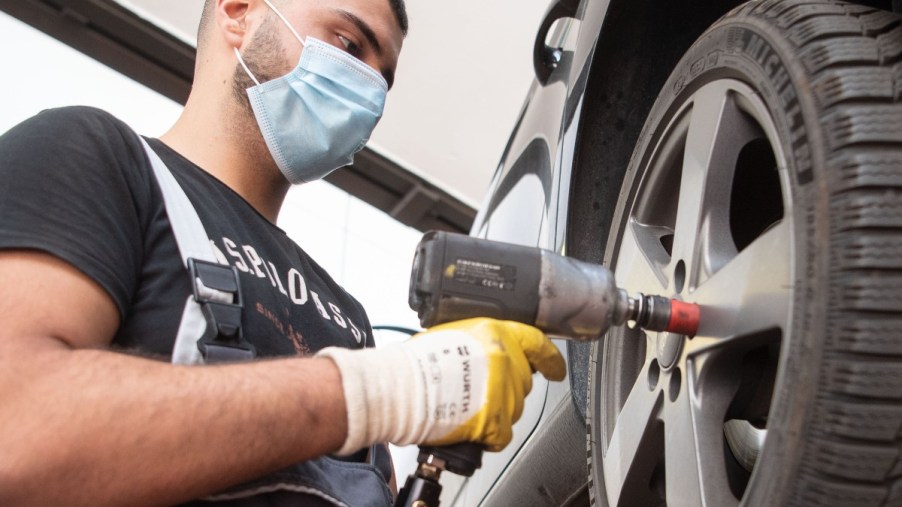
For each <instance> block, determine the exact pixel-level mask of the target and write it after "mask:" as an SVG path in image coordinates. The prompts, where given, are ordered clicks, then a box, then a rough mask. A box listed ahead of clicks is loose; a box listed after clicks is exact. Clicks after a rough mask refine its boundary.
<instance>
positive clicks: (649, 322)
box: [627, 294, 701, 336]
mask: <svg viewBox="0 0 902 507" xmlns="http://www.w3.org/2000/svg"><path fill="white" fill-rule="evenodd" d="M627 315H628V317H627V319H628V320H632V321H635V322H636V325H637V326H639V327H641V328H642V329H645V330H648V331H668V332H671V333H676V334H680V335H683V336H695V334H696V333H697V332H698V324H699V318H700V315H701V309H700V308H699V306H698V305H696V304H694V303H687V302H685V301H679V300H676V299H670V298H665V297H661V296H646V295H644V294H636V295H635V296H631V297H629V298H628V310H627Z"/></svg>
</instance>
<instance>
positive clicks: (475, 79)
mask: <svg viewBox="0 0 902 507" xmlns="http://www.w3.org/2000/svg"><path fill="white" fill-rule="evenodd" d="M117 1H119V3H121V4H123V5H126V6H128V7H130V8H133V9H136V10H137V11H138V12H139V13H143V15H145V16H146V17H148V18H149V19H152V20H153V21H155V22H157V23H158V24H160V25H162V26H164V27H166V28H167V29H170V30H171V31H173V32H174V33H177V34H178V35H179V36H180V37H182V38H184V39H185V40H187V41H190V42H193V41H194V31H195V27H196V25H197V21H198V19H199V18H200V8H201V6H202V5H203V0H117ZM548 3H549V0H497V1H485V0H483V1H480V0H450V1H437V0H407V9H408V14H409V15H410V23H411V28H410V35H409V36H408V38H407V41H406V43H405V47H404V50H403V52H402V54H401V62H400V65H399V68H398V74H397V78H396V82H395V87H394V89H393V90H392V91H391V93H390V94H389V99H388V105H387V106H386V111H385V116H384V118H383V119H382V122H381V123H380V124H379V126H378V127H377V129H376V132H375V133H374V134H373V138H372V140H371V142H370V147H371V148H373V149H375V150H376V151H378V152H380V153H382V154H383V155H386V156H387V157H389V158H391V159H393V160H395V161H396V162H398V163H400V164H401V165H402V166H403V167H405V168H407V169H409V170H412V171H414V172H417V173H419V174H421V175H424V176H426V177H427V178H429V179H430V180H432V181H434V182H435V183H437V184H439V185H440V186H441V187H442V188H445V189H447V190H448V191H449V192H451V193H452V194H454V195H457V196H458V197H460V198H461V199H463V200H464V201H465V202H467V203H469V204H471V205H473V206H477V205H479V204H480V203H481V202H482V198H483V196H484V193H485V191H486V187H487V185H488V183H489V179H490V178H491V175H492V173H493V171H494V170H495V166H496V165H497V164H498V161H499V159H500V157H501V152H502V150H503V149H504V144H505V142H506V141H507V136H508V134H509V132H510V130H511V128H512V127H513V125H514V122H515V121H516V118H517V115H518V114H519V112H520V107H521V105H522V104H523V99H524V98H525V96H526V92H527V90H528V89H529V85H530V83H531V80H532V45H533V41H534V38H535V33H536V29H537V28H538V25H539V22H540V21H541V17H542V14H543V13H544V11H545V8H546V6H547V5H548Z"/></svg>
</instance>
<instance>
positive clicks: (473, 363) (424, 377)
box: [317, 318, 566, 454]
mask: <svg viewBox="0 0 902 507" xmlns="http://www.w3.org/2000/svg"><path fill="white" fill-rule="evenodd" d="M317 356H321V357H328V358H330V359H332V361H334V362H335V364H336V365H337V366H338V369H339V371H340V372H341V377H342V387H343V389H344V394H345V400H346V404H347V411H348V437H347V439H346V440H345V443H344V445H343V446H342V448H341V450H340V451H339V454H350V453H353V452H355V451H357V450H359V449H362V448H364V447H366V446H368V445H372V444H374V443H378V442H392V443H394V444H397V445H407V444H423V443H425V444H429V445H446V444H452V443H457V442H464V441H466V442H479V443H482V444H484V445H485V446H486V447H487V448H488V449H489V450H490V451H500V450H501V449H503V448H504V447H505V446H506V445H507V444H508V443H510V441H511V438H512V437H513V432H512V425H513V423H514V422H515V421H516V420H517V419H519V418H520V415H521V414H522V412H523V401H524V398H525V397H526V395H527V394H528V393H529V390H530V389H531V388H532V374H533V372H534V371H539V372H540V373H542V375H544V376H545V378H547V379H549V380H563V379H564V376H565V375H566V364H565V363H564V359H563V357H561V354H560V352H559V351H558V350H557V348H556V347H555V346H554V345H553V344H552V343H551V341H550V340H549V339H548V338H547V337H546V336H545V335H544V334H543V333H542V332H541V331H539V330H538V329H536V328H534V327H532V326H528V325H525V324H520V323H518V322H509V321H500V320H493V319H486V318H478V319H468V320H462V321H458V322H451V323H448V324H442V325H440V326H435V327H433V328H431V329H429V330H428V331H425V332H423V333H420V334H418V335H416V336H414V337H413V339H411V340H409V341H407V342H404V343H400V344H396V345H390V346H387V347H384V348H379V349H366V350H348V349H341V348H335V347H330V348H327V349H323V350H322V351H320V352H319V353H318V354H317Z"/></svg>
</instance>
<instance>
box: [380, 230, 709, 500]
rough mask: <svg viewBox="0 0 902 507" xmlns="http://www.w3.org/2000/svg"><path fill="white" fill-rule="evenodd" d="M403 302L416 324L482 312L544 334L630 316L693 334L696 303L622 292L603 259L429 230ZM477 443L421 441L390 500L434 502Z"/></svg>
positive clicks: (472, 457)
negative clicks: (444, 479) (444, 476)
mask: <svg viewBox="0 0 902 507" xmlns="http://www.w3.org/2000/svg"><path fill="white" fill-rule="evenodd" d="M409 303H410V307H411V308H412V309H413V310H416V312H417V314H418V315H419V318H420V325H422V326H423V327H424V328H428V327H431V326H435V325H437V324H442V323H445V322H451V321H456V320H462V319H468V318H472V317H490V318H495V319H500V320H512V321H517V322H521V323H524V324H530V325H533V326H535V327H537V328H539V329H541V330H542V331H543V332H545V333H546V334H548V335H550V336H554V337H559V338H567V339H571V340H580V341H589V340H596V339H599V338H600V337H601V336H602V335H604V333H605V332H606V331H607V330H608V329H609V328H610V327H612V326H622V325H624V324H626V323H627V322H633V323H634V324H635V326H636V327H640V328H643V329H646V330H648V331H667V332H671V333H676V334H680V335H684V336H694V335H695V333H696V332H697V331H698V324H699V314H700V308H699V307H698V305H695V304H692V303H686V302H683V301H678V300H676V299H670V298H665V297H661V296H646V295H644V294H635V295H632V296H631V295H629V294H627V292H626V290H624V289H620V288H618V287H617V285H616V283H615V281H614V274H613V273H612V272H611V271H610V270H609V269H607V268H605V267H604V266H601V265H598V264H591V263H588V262H582V261H578V260H576V259H572V258H570V257H564V256H562V255H557V254H555V253H553V252H550V251H548V250H542V249H539V248H530V247H524V246H519V245H512V244H508V243H501V242H497V241H490V240H485V239H478V238H473V237H470V236H465V235H462V234H450V233H445V232H429V233H427V234H426V235H425V236H423V239H422V240H421V241H420V244H419V245H418V246H417V251H416V255H415V256H414V261H413V268H412V272H411V277H410V294H409ZM483 450H484V448H483V446H482V445H480V444H475V443H462V444H456V445H451V446H446V447H426V446H421V447H420V452H419V456H418V458H417V462H418V463H419V465H418V467H417V470H416V471H415V472H414V474H413V475H411V476H410V477H408V479H407V482H406V484H405V485H404V488H402V489H401V492H400V493H399V495H398V499H397V501H396V502H395V507H438V505H439V496H440V495H441V491H442V487H441V485H440V484H439V478H440V476H441V473H442V472H443V471H449V472H452V473H455V474H459V475H462V476H465V477H469V476H471V475H473V472H475V470H476V469H477V468H479V467H480V466H482V453H483Z"/></svg>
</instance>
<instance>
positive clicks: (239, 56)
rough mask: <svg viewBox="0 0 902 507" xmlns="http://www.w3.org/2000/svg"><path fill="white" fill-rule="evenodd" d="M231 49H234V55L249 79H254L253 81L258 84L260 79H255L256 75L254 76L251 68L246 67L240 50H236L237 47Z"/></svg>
mask: <svg viewBox="0 0 902 507" xmlns="http://www.w3.org/2000/svg"><path fill="white" fill-rule="evenodd" d="M232 49H234V50H235V56H237V57H238V63H240V64H241V66H242V67H243V68H244V72H247V75H248V76H250V77H251V79H253V80H254V83H256V84H257V86H260V81H257V77H256V76H254V74H253V72H251V69H249V68H247V64H246V63H244V58H242V57H241V52H240V51H238V48H232Z"/></svg>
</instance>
